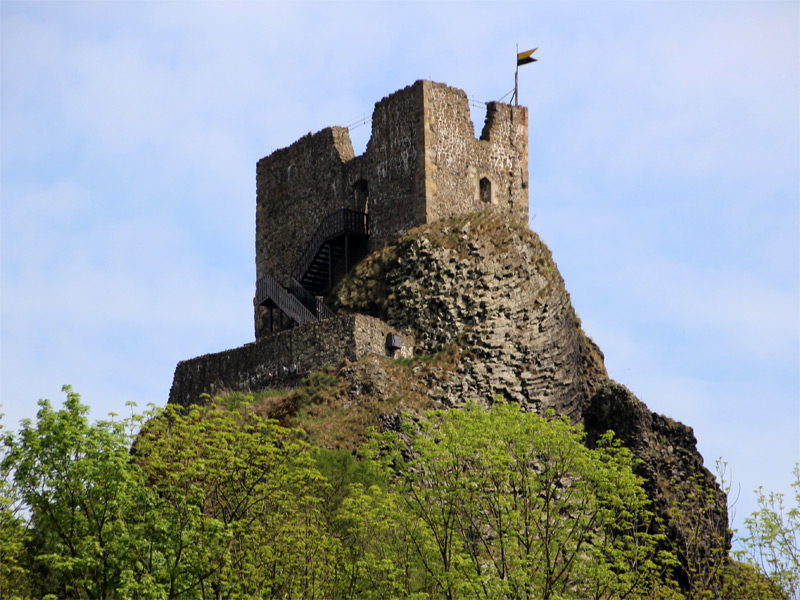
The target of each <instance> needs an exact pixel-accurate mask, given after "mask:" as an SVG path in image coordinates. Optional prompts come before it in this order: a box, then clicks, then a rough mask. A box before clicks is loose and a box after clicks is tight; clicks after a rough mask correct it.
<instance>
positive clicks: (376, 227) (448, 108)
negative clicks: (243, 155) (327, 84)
mask: <svg viewBox="0 0 800 600" xmlns="http://www.w3.org/2000/svg"><path fill="white" fill-rule="evenodd" d="M474 131H475V129H474V126H473V123H472V120H471V117H470V111H469V102H468V99H467V95H466V94H465V93H464V92H463V91H462V90H459V89H456V88H452V87H449V86H446V85H444V84H440V83H434V82H432V81H424V80H420V81H417V82H415V83H414V84H412V85H410V86H408V87H406V88H404V89H402V90H399V91H397V92H394V93H393V94H391V95H389V96H387V97H385V98H383V99H382V100H380V101H379V102H377V103H376V104H375V110H374V111H373V114H372V134H371V137H370V139H369V142H368V143H367V148H366V150H365V151H364V153H363V154H361V155H360V156H356V155H355V153H354V151H353V146H352V143H351V141H350V136H349V134H348V131H347V129H345V128H342V127H329V128H326V129H323V130H322V131H320V132H318V133H315V134H309V135H306V136H304V137H303V138H301V139H299V140H298V141H296V142H295V143H294V144H292V145H291V146H289V147H288V148H283V149H280V150H277V151H275V152H273V153H272V154H270V155H269V156H267V157H265V158H262V159H261V160H259V161H258V165H257V168H256V200H257V205H256V277H257V279H258V280H259V281H261V280H264V279H266V278H271V279H272V280H274V281H275V282H276V283H277V284H278V285H280V286H283V287H285V288H289V287H290V286H291V285H292V282H291V276H292V271H293V270H294V269H295V267H296V265H297V264H298V261H300V259H301V257H302V255H303V253H304V252H305V251H306V250H307V248H308V246H309V244H310V243H311V242H312V238H314V235H315V232H316V231H317V228H318V227H319V226H320V223H322V222H323V220H324V219H325V218H326V217H327V216H329V215H331V214H332V213H334V212H335V211H337V210H340V209H349V210H351V211H354V212H355V213H363V214H366V215H367V216H368V223H369V227H368V236H362V237H360V238H358V239H355V240H354V242H352V243H351V242H347V243H348V247H347V253H348V255H347V256H346V257H342V256H340V255H339V254H341V251H340V253H339V254H337V255H335V256H333V251H332V250H331V249H329V250H328V252H329V253H330V254H331V256H332V257H331V258H329V259H328V260H330V261H332V262H333V261H337V263H336V264H331V265H330V271H331V274H330V276H329V280H330V281H333V280H334V279H338V278H339V277H341V275H343V274H344V272H345V271H346V270H347V267H348V266H349V265H346V264H344V263H351V264H352V262H353V261H354V260H355V259H357V258H358V257H360V256H363V255H364V254H366V253H368V252H373V251H375V250H377V249H379V248H381V247H383V246H385V245H386V244H387V243H389V242H391V241H392V240H394V239H396V238H397V237H399V236H401V235H402V234H404V233H405V232H407V231H408V230H409V229H411V228H413V227H416V226H418V225H422V224H426V223H432V222H435V221H437V220H439V219H443V218H447V217H451V216H454V215H458V214H465V213H469V212H473V211H476V210H486V209H490V210H494V211H497V212H500V213H504V214H508V215H512V216H514V217H516V218H518V219H520V220H521V221H522V222H524V223H526V224H527V222H528V112H527V108H525V107H522V106H511V105H508V104H503V103H500V102H490V103H488V104H487V113H486V120H485V124H484V126H483V129H482V131H481V134H480V136H479V137H477V138H476V137H475V134H474ZM351 244H352V245H351ZM334 275H335V277H334ZM322 289H324V291H325V292H327V291H329V288H325V286H322ZM313 293H315V294H316V293H320V290H314V292H313ZM262 300H263V298H259V297H258V294H257V297H256V302H255V322H256V337H257V338H261V337H263V336H265V335H268V334H269V333H271V332H272V331H273V330H274V327H275V324H274V320H275V316H274V315H273V310H272V308H268V307H266V306H265V305H263V302H260V301H262Z"/></svg>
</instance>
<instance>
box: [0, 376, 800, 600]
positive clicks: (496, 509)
mask: <svg viewBox="0 0 800 600" xmlns="http://www.w3.org/2000/svg"><path fill="white" fill-rule="evenodd" d="M318 383H319V384H320V385H327V384H329V383H330V382H328V381H319V382H318ZM65 391H66V392H67V399H66V401H65V403H64V406H63V408H62V409H61V410H54V409H53V408H52V407H51V405H50V403H49V402H47V401H42V402H41V403H40V411H39V413H38V415H37V418H36V421H35V423H34V422H30V421H25V422H23V424H22V426H21V429H20V431H19V433H18V434H10V433H6V434H4V435H3V454H2V457H0V458H2V460H0V468H1V469H2V474H3V480H2V482H0V484H1V485H0V596H2V597H12V598H13V597H18V598H29V597H44V596H46V595H48V594H52V595H55V596H58V597H75V598H108V597H114V598H185V599H194V598H203V599H204V598H212V597H213V598H224V597H291V598H295V597H309V598H310V597H323V598H334V597H335V598H344V599H348V598H392V597H404V598H416V599H422V598H440V597H442V598H596V599H605V598H608V599H614V598H655V597H658V598H669V597H679V594H678V592H677V591H676V588H675V584H674V582H672V581H671V580H670V573H672V571H673V569H674V567H675V565H676V558H675V556H674V555H673V554H672V553H671V552H669V551H665V550H664V549H665V548H667V547H668V545H667V544H666V540H665V539H664V537H663V535H660V534H654V533H653V532H654V531H660V530H661V528H660V527H659V526H658V524H657V523H656V522H655V520H654V516H653V514H652V512H651V510H650V507H649V501H648V499H647V498H646V496H645V493H644V491H643V489H642V485H641V484H642V481H641V479H639V477H637V476H636V475H634V472H633V467H634V466H635V459H634V457H633V456H632V454H631V453H630V452H629V451H628V450H626V449H624V448H622V447H621V446H620V445H619V444H617V443H616V442H615V440H614V439H613V438H612V437H611V435H610V434H609V435H607V436H606V437H604V438H603V439H602V440H601V442H600V443H599V444H598V446H597V447H596V448H595V449H590V448H587V447H586V446H585V445H584V444H583V434H582V432H581V431H580V429H578V428H576V427H574V426H572V425H571V424H570V423H568V422H567V421H565V420H562V419H557V418H555V417H553V415H548V416H547V417H546V418H543V417H540V416H538V415H535V414H530V413H522V412H521V411H520V410H519V407H518V406H516V405H513V404H505V403H503V402H501V401H499V400H497V399H496V401H495V403H494V405H493V406H492V407H491V408H490V409H485V408H482V407H479V406H476V405H469V406H467V407H466V408H465V409H463V410H449V411H434V412H431V413H429V414H428V415H426V416H425V418H422V419H416V420H411V419H408V420H406V422H405V426H404V429H403V430H402V431H400V432H395V433H384V434H381V435H375V436H373V438H372V440H371V441H370V443H369V444H367V445H366V446H365V447H364V448H363V449H362V452H361V454H360V455H356V454H354V453H352V452H349V451H336V450H328V449H323V448H312V447H310V446H309V445H308V444H307V443H306V442H304V441H303V440H304V435H303V433H302V432H301V431H299V430H295V429H288V428H285V427H281V426H279V425H278V424H277V423H276V422H275V421H272V420H268V419H263V418H261V417H259V416H258V415H256V414H255V413H254V412H253V410H252V407H251V405H250V403H249V400H248V399H247V398H246V397H236V398H233V399H230V398H229V399H227V400H225V401H224V403H221V402H219V401H215V402H212V403H211V404H209V405H208V406H205V407H192V408H191V409H189V410H176V409H174V408H173V407H168V408H167V409H165V410H163V411H158V412H152V411H151V412H150V413H148V414H147V415H145V416H136V415H133V416H132V417H130V418H128V419H122V420H117V419H111V420H105V421H99V422H96V423H94V424H89V422H88V420H87V418H86V414H87V408H86V407H85V406H84V405H82V404H81V403H80V399H79V397H78V396H77V394H75V393H73V392H72V390H70V389H69V388H65ZM146 418H147V419H149V420H147V422H146V423H145V424H144V426H143V427H142V429H141V431H139V429H140V427H141V426H142V423H144V421H145V419H146ZM796 475H797V472H796ZM798 487H800V483H796V485H795V489H796V490H797V491H798V493H800V490H798ZM711 500H712V499H711V498H709V501H711ZM681 510H683V509H682V508H681V507H680V506H676V507H674V510H673V515H674V518H679V516H680V511H681ZM798 520H800V515H798V509H797V508H792V509H788V510H787V509H786V508H785V507H784V506H783V501H782V498H781V497H780V496H779V495H776V494H763V493H762V495H761V501H760V509H759V511H757V512H756V513H755V514H754V515H753V516H752V517H750V518H749V519H748V520H747V521H746V523H747V525H748V530H749V534H750V535H749V536H748V537H747V538H745V542H746V544H747V545H746V547H747V548H748V551H749V553H750V554H749V559H750V562H751V564H745V563H735V562H730V561H724V560H721V561H720V567H719V568H718V569H717V570H716V573H717V575H716V577H717V579H716V580H715V581H716V583H715V585H716V587H713V588H712V587H709V586H707V589H709V590H714V592H713V594H712V592H708V594H712V595H717V596H724V597H727V598H732V599H733V598H746V597H753V598H768V597H781V595H782V594H783V595H785V596H787V597H791V598H797V573H798V567H797V562H796V561H797V541H798ZM723 558H724V557H723ZM745 558H747V557H745ZM698 560H699V559H698ZM763 573H767V574H769V575H770V576H771V577H772V578H773V580H770V579H767V578H765V577H764V576H763ZM696 590H700V591H699V593H696V594H695V593H694V592H693V593H692V597H702V595H703V594H706V592H705V591H703V590H701V588H700V587H699V586H698V587H697V588H696ZM708 594H706V595H708Z"/></svg>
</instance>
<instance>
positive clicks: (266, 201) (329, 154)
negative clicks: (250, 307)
mask: <svg viewBox="0 0 800 600" xmlns="http://www.w3.org/2000/svg"><path fill="white" fill-rule="evenodd" d="M353 157H354V153H353V145H352V143H351V142H350V135H349V134H348V132H347V129H345V128H343V127H329V128H327V129H323V130H322V131H320V132H318V133H315V134H313V135H312V134H309V135H307V136H305V137H303V138H301V139H299V140H298V141H297V142H295V143H294V144H292V145H291V146H289V147H288V148H283V149H281V150H277V151H275V152H273V153H272V154H270V155H269V156H267V157H265V158H262V159H261V160H260V161H258V165H257V166H256V273H257V277H262V276H263V275H264V274H265V273H268V274H269V275H271V276H272V277H274V278H275V279H276V280H277V281H278V282H279V283H280V284H282V285H287V284H288V281H289V275H290V274H291V272H292V269H293V268H294V265H295V263H296V262H297V260H298V258H299V256H300V254H301V253H302V251H303V250H304V249H305V247H306V245H307V244H308V242H309V241H310V240H311V237H312V236H313V235H314V232H315V231H316V229H317V226H318V225H319V224H320V222H321V221H322V219H324V218H325V217H326V216H327V215H328V214H330V213H331V212H333V211H334V210H336V209H338V208H342V207H343V206H345V205H346V202H347V189H346V185H345V172H344V165H345V163H346V162H347V161H350V160H352V159H353Z"/></svg>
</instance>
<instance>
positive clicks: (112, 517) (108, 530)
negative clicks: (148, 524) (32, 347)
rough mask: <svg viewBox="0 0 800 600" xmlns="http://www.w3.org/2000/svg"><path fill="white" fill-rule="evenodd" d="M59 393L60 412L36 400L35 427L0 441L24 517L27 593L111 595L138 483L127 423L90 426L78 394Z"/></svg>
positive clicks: (15, 525) (123, 563) (26, 425)
mask: <svg viewBox="0 0 800 600" xmlns="http://www.w3.org/2000/svg"><path fill="white" fill-rule="evenodd" d="M64 391H65V392H66V394H67V399H66V401H65V402H64V408H63V409H62V410H58V411H56V410H54V409H53V408H52V406H51V405H50V402H49V401H47V400H42V401H40V402H39V406H40V409H39V412H38V414H37V417H36V423H35V424H33V423H32V422H31V421H30V420H25V421H23V422H22V427H21V430H20V432H19V434H18V435H14V434H11V433H7V434H5V435H4V436H3V442H4V446H5V456H4V457H3V461H2V470H3V472H4V474H8V478H9V479H10V480H11V481H13V487H14V489H15V491H16V493H17V494H19V499H20V500H21V501H22V503H23V504H24V506H25V507H26V509H27V510H28V511H29V514H30V524H31V531H30V532H29V535H28V536H27V539H25V540H24V543H25V546H26V550H25V552H24V553H23V554H25V553H27V554H28V555H29V557H30V559H31V563H30V564H29V565H28V566H27V568H28V569H29V571H30V573H31V577H30V581H31V582H32V584H33V592H34V594H35V595H44V594H47V593H52V594H56V595H58V596H66V597H75V598H107V597H114V596H116V595H117V590H118V588H119V586H120V584H121V581H122V579H123V573H124V571H125V569H126V567H127V562H128V561H127V550H128V539H127V535H126V532H125V528H124V526H123V521H122V519H121V516H122V515H126V514H133V513H136V511H137V506H136V502H135V497H136V494H135V490H137V489H138V488H140V485H141V480H140V477H139V475H140V473H139V471H138V468H137V467H136V466H135V465H134V464H132V463H131V461H130V456H129V448H130V439H131V431H130V429H129V426H130V422H129V421H127V420H122V421H100V422H98V423H96V424H94V425H90V424H89V423H88V420H87V418H86V414H87V412H88V408H87V407H86V406H84V405H83V404H81V402H80V397H79V396H78V394H76V393H74V392H73V391H72V390H71V388H69V387H68V386H65V387H64ZM4 508H5V507H4ZM5 516H6V517H8V514H7V513H6V515H5ZM10 523H11V525H10V527H11V531H13V530H14V529H16V530H18V529H19V527H20V523H19V521H16V522H14V520H13V518H12V520H11V521H10ZM12 537H14V536H13V535H12ZM20 541H21V540H20ZM12 568H13V565H12Z"/></svg>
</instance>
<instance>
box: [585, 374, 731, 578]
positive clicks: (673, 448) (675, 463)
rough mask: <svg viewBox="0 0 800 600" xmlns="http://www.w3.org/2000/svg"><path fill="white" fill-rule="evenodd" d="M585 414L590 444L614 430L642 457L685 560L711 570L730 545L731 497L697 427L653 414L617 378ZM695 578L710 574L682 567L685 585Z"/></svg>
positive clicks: (643, 471) (642, 470)
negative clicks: (704, 452) (710, 464)
mask: <svg viewBox="0 0 800 600" xmlns="http://www.w3.org/2000/svg"><path fill="white" fill-rule="evenodd" d="M583 418H584V428H585V430H586V434H587V443H588V444H590V445H592V444H594V443H596V442H597V440H598V439H599V437H600V436H601V435H602V434H603V433H605V432H606V431H608V430H611V431H613V432H614V434H615V436H616V437H617V438H618V439H619V440H621V441H622V443H623V444H624V445H625V446H627V447H628V448H630V449H631V450H632V451H633V453H634V454H635V455H636V456H637V457H638V458H639V459H640V460H641V462H640V464H639V466H638V472H639V475H641V476H642V477H643V478H644V482H645V489H646V490H647V494H648V496H649V497H650V499H651V500H652V501H653V507H654V512H655V513H656V514H658V515H659V516H660V517H661V518H662V520H663V525H662V530H663V531H665V532H666V533H667V538H668V540H669V543H670V544H671V546H672V548H673V549H674V550H675V552H676V555H677V556H678V559H679V560H680V561H681V563H682V564H683V565H684V566H686V565H688V564H703V565H707V568H708V570H709V571H713V570H714V569H715V568H716V567H718V566H719V565H720V564H721V562H722V561H724V560H725V557H726V556H727V554H728V550H729V549H730V543H731V534H730V531H729V530H728V508H727V498H726V496H725V494H723V493H722V491H721V490H720V489H719V486H718V485H717V483H716V481H715V479H714V476H713V475H712V474H711V473H710V472H709V471H708V469H706V468H705V466H704V465H703V457H702V456H701V455H700V453H699V452H698V451H697V440H696V439H695V437H694V432H693V431H692V428H691V427H688V426H686V425H684V424H683V423H678V422H676V421H674V420H672V419H670V418H668V417H665V416H663V415H659V414H656V413H654V412H651V411H650V410H649V409H648V408H647V406H646V405H645V404H644V403H643V402H642V401H641V400H639V399H638V398H636V396H634V395H633V394H632V393H631V392H630V390H628V389H627V388H625V387H624V386H622V385H619V384H618V383H614V382H608V383H606V384H604V385H602V386H601V387H600V389H598V390H597V392H596V393H595V394H594V395H593V396H592V398H591V400H590V401H589V403H588V404H587V405H586V407H585V409H584V413H583ZM690 576H692V577H703V576H706V574H703V573H695V574H690V573H688V571H687V569H685V568H684V569H683V570H682V571H679V572H678V579H679V582H680V583H681V585H682V587H683V588H684V589H686V588H687V587H688V584H689V577H690Z"/></svg>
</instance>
